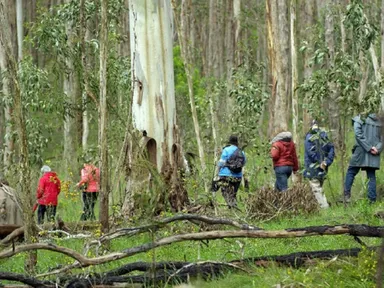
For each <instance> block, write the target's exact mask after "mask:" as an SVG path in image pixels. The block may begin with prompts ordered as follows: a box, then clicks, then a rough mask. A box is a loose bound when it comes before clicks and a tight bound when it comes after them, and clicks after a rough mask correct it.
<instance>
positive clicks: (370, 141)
mask: <svg viewBox="0 0 384 288" xmlns="http://www.w3.org/2000/svg"><path fill="white" fill-rule="evenodd" d="M352 123H353V130H354V132H355V141H356V142H355V145H354V147H353V150H352V151H353V154H352V157H351V161H350V163H349V165H350V166H352V167H361V168H375V169H379V168H380V153H381V151H382V150H383V143H382V139H381V123H380V121H379V119H378V118H377V117H376V115H375V114H369V115H368V117H367V118H366V119H363V118H361V117H360V116H355V117H353V119H352ZM372 147H376V149H377V150H378V151H379V154H378V155H373V154H372V153H371V152H370V150H371V148H372Z"/></svg>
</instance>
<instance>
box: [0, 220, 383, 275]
mask: <svg viewBox="0 0 384 288" xmlns="http://www.w3.org/2000/svg"><path fill="white" fill-rule="evenodd" d="M383 232H384V227H383V226H368V225H357V224H351V225H337V226H310V227H305V228H293V229H286V230H275V231H265V230H239V231H233V230H232V231H231V230H229V231H209V232H199V233H186V234H179V235H174V236H170V237H165V238H161V239H158V240H156V241H153V242H149V243H145V244H142V245H139V246H136V247H132V248H128V249H125V250H123V251H121V252H113V253H110V254H107V255H104V256H99V257H95V258H88V257H86V256H84V255H82V254H80V253H78V252H77V251H74V250H72V249H69V248H66V247H62V246H57V245H54V244H50V243H33V244H27V245H20V246H16V247H15V248H14V249H8V250H5V251H2V252H1V253H0V259H3V258H9V257H12V256H14V255H17V254H19V253H22V252H27V251H33V250H49V251H53V252H57V253H61V254H65V255H67V256H69V257H71V258H73V259H75V260H77V261H78V262H79V264H78V265H77V267H83V268H84V267H88V266H91V265H100V264H104V263H108V262H111V261H114V260H118V259H123V258H127V257H129V256H132V255H136V254H139V253H143V252H147V251H149V250H151V249H154V248H157V247H161V246H166V245H170V244H173V243H177V242H183V241H196V240H207V239H209V240H214V239H223V238H294V237H310V236H323V235H343V234H349V235H352V236H365V237H381V235H382V233H383ZM74 265H75V264H73V265H71V267H73V266H74ZM61 271H65V270H63V269H61ZM51 274H52V273H51Z"/></svg>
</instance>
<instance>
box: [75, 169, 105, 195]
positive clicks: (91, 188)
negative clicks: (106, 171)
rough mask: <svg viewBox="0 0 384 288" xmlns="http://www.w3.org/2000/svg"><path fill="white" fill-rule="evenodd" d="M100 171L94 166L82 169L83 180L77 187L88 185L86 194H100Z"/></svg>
mask: <svg viewBox="0 0 384 288" xmlns="http://www.w3.org/2000/svg"><path fill="white" fill-rule="evenodd" d="M99 182H100V170H99V168H97V167H96V166H94V165H91V164H86V165H85V167H84V168H83V169H81V180H80V182H79V183H78V184H77V186H81V185H83V184H85V185H86V187H87V188H86V189H85V192H99V189H100V188H99Z"/></svg>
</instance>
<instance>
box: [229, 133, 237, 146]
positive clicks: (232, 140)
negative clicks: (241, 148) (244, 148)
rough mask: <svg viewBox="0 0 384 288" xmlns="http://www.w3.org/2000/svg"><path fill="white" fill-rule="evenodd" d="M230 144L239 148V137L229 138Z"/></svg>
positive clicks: (232, 136)
mask: <svg viewBox="0 0 384 288" xmlns="http://www.w3.org/2000/svg"><path fill="white" fill-rule="evenodd" d="M228 143H229V144H232V145H236V146H238V145H239V139H238V138H237V136H235V135H231V136H229V140H228Z"/></svg>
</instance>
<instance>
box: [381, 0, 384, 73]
mask: <svg viewBox="0 0 384 288" xmlns="http://www.w3.org/2000/svg"><path fill="white" fill-rule="evenodd" d="M381 69H384V0H381Z"/></svg>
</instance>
